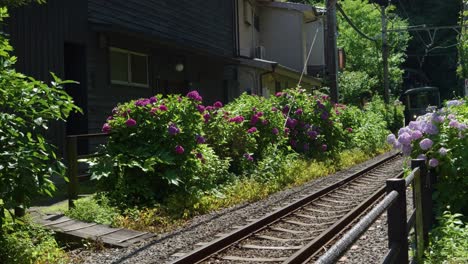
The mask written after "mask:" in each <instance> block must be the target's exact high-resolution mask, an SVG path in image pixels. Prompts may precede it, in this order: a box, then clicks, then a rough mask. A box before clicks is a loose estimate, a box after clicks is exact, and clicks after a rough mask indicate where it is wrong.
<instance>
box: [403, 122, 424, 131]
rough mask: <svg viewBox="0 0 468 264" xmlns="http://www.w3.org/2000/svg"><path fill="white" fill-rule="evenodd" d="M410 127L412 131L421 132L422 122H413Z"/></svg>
mask: <svg viewBox="0 0 468 264" xmlns="http://www.w3.org/2000/svg"><path fill="white" fill-rule="evenodd" d="M408 127H409V128H410V129H411V130H421V122H419V121H411V122H409V124H408ZM405 131H406V130H405ZM406 132H407V131H406Z"/></svg>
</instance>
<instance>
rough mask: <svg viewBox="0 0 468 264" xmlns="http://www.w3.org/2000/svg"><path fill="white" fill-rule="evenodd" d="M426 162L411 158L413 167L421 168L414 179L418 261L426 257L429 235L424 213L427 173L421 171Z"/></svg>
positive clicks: (420, 261)
mask: <svg viewBox="0 0 468 264" xmlns="http://www.w3.org/2000/svg"><path fill="white" fill-rule="evenodd" d="M425 164H426V161H425V160H422V159H414V160H411V168H412V169H415V168H419V170H418V171H417V173H415V176H414V180H413V202H414V207H415V208H416V221H415V231H416V259H417V263H422V261H423V257H424V245H425V244H426V243H427V236H426V235H425V233H424V214H425V209H426V208H424V207H423V206H424V205H423V198H424V184H423V179H424V177H425V175H423V174H422V173H421V169H422V166H424V165H425Z"/></svg>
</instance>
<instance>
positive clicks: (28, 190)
mask: <svg viewBox="0 0 468 264" xmlns="http://www.w3.org/2000/svg"><path fill="white" fill-rule="evenodd" d="M5 17H7V11H6V8H0V21H1V22H3V19H4V18H5ZM11 51H12V47H11V46H10V45H9V43H8V40H7V39H6V37H5V35H4V34H0V61H1V62H2V63H0V98H1V100H0V139H1V142H2V144H0V228H1V226H2V218H3V217H4V215H3V212H4V210H3V208H7V209H10V208H13V207H16V206H28V205H29V202H30V198H31V197H32V196H34V195H36V194H38V193H41V194H49V195H51V192H52V191H54V190H55V187H54V184H53V183H52V181H51V180H50V178H51V177H52V176H53V175H60V176H63V175H64V169H65V167H64V165H63V164H62V163H61V162H60V161H58V158H57V156H56V154H55V147H54V146H53V145H52V144H50V143H48V142H47V140H46V139H45V137H44V134H45V131H46V130H47V129H48V125H49V123H50V122H52V121H55V120H65V119H66V118H67V117H68V115H69V114H70V113H71V112H72V111H77V110H78V108H77V107H76V106H75V105H74V104H73V100H72V98H71V97H70V96H69V95H68V94H67V93H66V92H65V91H64V90H63V87H62V85H63V84H65V83H67V82H64V81H61V80H60V79H59V78H57V77H56V76H55V75H53V74H52V76H53V78H54V81H53V82H52V84H51V86H48V85H46V84H44V83H43V82H41V81H37V80H34V79H33V78H31V77H27V76H25V75H23V74H21V73H18V72H16V71H15V70H14V64H15V62H16V58H15V57H12V56H11V55H10V52H11Z"/></svg>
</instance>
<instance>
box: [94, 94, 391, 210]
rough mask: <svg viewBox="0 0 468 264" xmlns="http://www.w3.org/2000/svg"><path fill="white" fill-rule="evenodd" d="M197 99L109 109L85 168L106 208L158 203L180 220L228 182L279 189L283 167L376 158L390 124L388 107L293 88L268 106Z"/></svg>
mask: <svg viewBox="0 0 468 264" xmlns="http://www.w3.org/2000/svg"><path fill="white" fill-rule="evenodd" d="M201 101H202V98H201V97H200V95H199V94H198V92H196V91H192V92H190V93H188V94H187V95H186V96H178V95H169V96H166V97H163V96H161V95H157V96H154V97H151V98H142V99H138V100H132V101H130V102H127V103H123V104H120V105H118V106H117V107H116V108H114V110H113V114H112V116H110V117H108V118H107V122H106V123H105V124H104V125H103V128H102V129H103V131H104V132H106V133H109V134H110V137H109V141H108V143H107V144H106V145H105V146H103V148H102V150H101V154H102V155H101V156H99V157H96V158H94V159H92V160H91V161H90V165H91V170H92V173H93V178H94V179H96V180H98V181H99V182H100V185H101V186H102V187H103V188H102V190H103V191H105V192H106V193H107V194H106V195H107V196H108V197H109V203H110V204H112V205H117V206H119V207H120V208H121V209H122V210H125V209H128V208H131V207H133V206H141V205H154V204H155V203H163V204H166V205H169V204H170V205H171V206H170V208H172V209H174V208H176V209H175V210H179V212H181V213H183V212H184V208H191V207H192V208H193V207H196V206H203V205H201V204H200V199H201V197H204V195H205V194H206V193H214V194H217V195H218V196H219V197H222V196H224V195H225V193H226V190H225V189H224V188H225V186H227V185H229V183H230V182H232V181H233V180H234V179H235V178H234V177H233V175H234V174H235V175H237V178H243V177H246V178H251V179H253V180H254V181H258V182H269V181H271V182H276V183H277V184H278V185H277V186H284V185H285V184H288V182H291V181H294V180H293V178H288V177H290V176H291V175H289V174H288V173H287V172H286V170H285V168H286V163H285V162H286V161H291V160H293V159H295V158H298V157H303V158H307V159H310V158H312V159H314V160H317V161H325V160H330V159H331V160H336V159H338V157H339V155H340V153H341V151H343V150H346V149H348V150H350V149H353V148H363V149H365V150H366V151H369V152H375V150H376V149H378V148H380V147H382V144H383V142H384V141H385V135H386V134H388V132H389V131H388V129H387V128H388V127H390V126H391V125H392V124H393V123H395V121H393V120H392V121H391V122H388V120H387V119H386V117H390V118H393V114H388V113H391V111H393V110H394V109H396V107H391V109H392V110H391V111H389V110H388V109H387V108H386V107H385V105H384V104H383V102H382V100H380V99H377V98H376V99H375V100H374V101H373V102H371V103H369V104H367V106H366V110H364V111H361V110H360V109H358V108H355V107H351V108H348V107H346V106H345V105H341V104H333V103H331V101H330V99H329V97H328V96H327V95H319V94H317V95H313V94H310V93H308V92H306V91H305V90H300V89H289V90H285V91H283V92H279V93H277V94H276V95H275V96H273V97H271V98H268V99H267V98H263V97H259V96H254V95H246V94H244V95H242V96H240V97H239V98H237V99H236V100H235V101H233V102H231V103H229V104H227V105H225V106H223V105H222V103H220V102H216V103H214V104H213V105H211V106H204V105H201ZM387 112H388V113H387ZM356 125H357V126H356ZM354 126H356V127H354ZM287 163H288V164H290V163H291V162H287ZM281 175H287V176H281ZM275 188H276V187H275ZM197 204H198V205H197ZM172 209H171V210H172ZM180 209H181V210H180ZM184 214H185V213H184Z"/></svg>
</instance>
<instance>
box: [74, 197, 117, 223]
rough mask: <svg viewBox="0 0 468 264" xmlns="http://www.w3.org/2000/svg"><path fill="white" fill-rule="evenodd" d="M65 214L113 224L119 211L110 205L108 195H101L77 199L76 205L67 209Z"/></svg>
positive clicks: (82, 219) (89, 220) (86, 220)
mask: <svg viewBox="0 0 468 264" xmlns="http://www.w3.org/2000/svg"><path fill="white" fill-rule="evenodd" d="M65 214H66V215H67V216H69V217H71V218H74V219H78V220H81V221H85V222H94V223H98V224H103V225H112V224H113V223H114V221H115V218H116V217H117V216H118V215H119V212H118V211H117V209H116V208H114V207H111V206H110V205H109V199H108V198H107V197H106V196H104V195H100V196H98V197H86V198H81V199H78V200H76V201H75V207H74V208H71V209H70V210H68V211H66V212H65Z"/></svg>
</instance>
